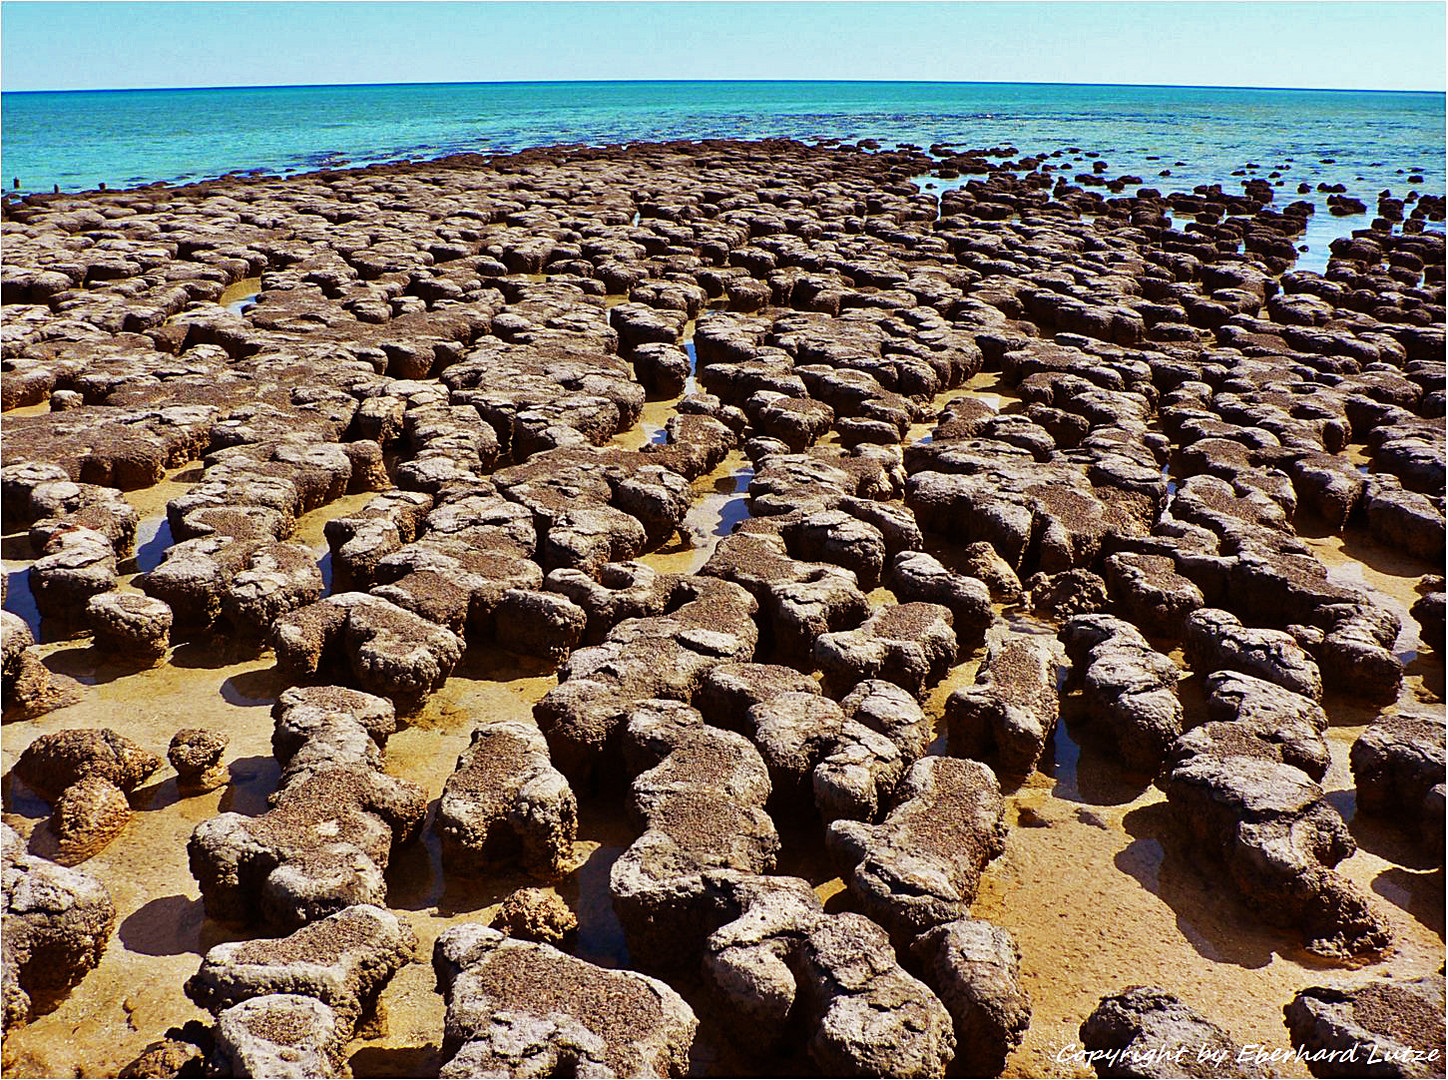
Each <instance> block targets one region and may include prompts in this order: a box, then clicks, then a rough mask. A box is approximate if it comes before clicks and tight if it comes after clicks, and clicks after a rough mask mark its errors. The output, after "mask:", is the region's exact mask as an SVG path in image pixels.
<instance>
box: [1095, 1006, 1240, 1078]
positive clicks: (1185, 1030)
mask: <svg viewBox="0 0 1448 1080" xmlns="http://www.w3.org/2000/svg"><path fill="white" fill-rule="evenodd" d="M1081 1044H1082V1046H1084V1047H1085V1048H1086V1050H1088V1051H1090V1052H1093V1053H1094V1054H1096V1055H1099V1056H1097V1057H1095V1058H1094V1059H1093V1060H1092V1065H1093V1067H1094V1068H1095V1069H1096V1075H1097V1076H1122V1077H1141V1078H1143V1080H1147V1078H1153V1077H1180V1076H1221V1077H1234V1076H1242V1077H1246V1076H1260V1075H1262V1073H1261V1072H1259V1071H1258V1070H1257V1069H1255V1068H1252V1067H1250V1066H1248V1067H1243V1066H1242V1065H1241V1064H1240V1063H1239V1062H1238V1060H1237V1055H1238V1053H1239V1052H1240V1050H1241V1047H1240V1046H1239V1044H1238V1043H1236V1042H1235V1041H1233V1039H1232V1037H1231V1036H1230V1035H1229V1034H1228V1033H1227V1032H1225V1031H1223V1030H1222V1029H1221V1028H1220V1027H1218V1026H1217V1025H1216V1024H1214V1023H1212V1022H1211V1021H1210V1020H1208V1019H1207V1018H1206V1017H1205V1016H1203V1015H1202V1014H1201V1013H1199V1012H1197V1011H1196V1010H1195V1009H1193V1008H1192V1007H1191V1006H1190V1005H1187V1004H1185V1003H1184V1002H1183V1001H1181V999H1179V998H1177V997H1176V996H1175V995H1173V994H1171V993H1169V992H1167V991H1166V990H1162V989H1160V988H1159V987H1155V986H1133V987H1131V988H1130V989H1128V990H1126V991H1124V992H1122V993H1120V994H1113V995H1111V996H1109V997H1104V998H1102V999H1101V1004H1099V1005H1097V1006H1096V1008H1095V1010H1093V1011H1092V1013H1091V1015H1090V1016H1088V1017H1087V1018H1086V1020H1085V1021H1084V1022H1083V1023H1082V1024H1081Z"/></svg>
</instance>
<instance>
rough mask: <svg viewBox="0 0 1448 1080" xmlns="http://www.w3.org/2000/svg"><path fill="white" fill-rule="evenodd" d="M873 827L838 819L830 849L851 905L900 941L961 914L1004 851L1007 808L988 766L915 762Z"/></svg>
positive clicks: (942, 759) (951, 760)
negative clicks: (987, 867) (988, 868)
mask: <svg viewBox="0 0 1448 1080" xmlns="http://www.w3.org/2000/svg"><path fill="white" fill-rule="evenodd" d="M896 799H897V801H896V803H895V806H894V807H893V809H891V810H890V812H889V813H888V814H887V815H886V816H885V819H884V820H883V821H881V822H880V824H878V825H870V824H867V823H864V822H858V821H836V822H835V823H834V824H833V825H831V826H830V830H829V834H828V841H827V842H828V846H829V848H830V850H831V852H832V853H833V855H834V857H835V859H836V861H837V862H838V863H839V864H840V865H841V867H842V869H843V871H844V873H843V876H844V878H845V883H846V886H847V887H848V888H849V890H850V897H851V899H852V900H853V901H854V902H855V904H857V905H858V906H859V908H860V910H862V911H863V912H864V913H865V914H867V915H869V916H870V917H871V918H872V919H874V920H875V921H876V922H878V923H879V924H880V925H881V926H883V927H885V928H886V929H887V930H889V931H890V932H891V934H893V935H896V936H898V937H900V938H902V939H908V938H913V937H915V936H916V935H918V934H920V933H921V932H923V931H925V930H928V929H929V928H930V927H932V926H936V925H938V924H940V923H943V922H949V921H951V920H952V919H957V918H959V917H960V916H961V915H964V914H965V913H966V912H967V910H968V909H969V906H970V903H971V901H972V900H974V899H975V892H976V889H977V887H978V886H979V884H980V874H981V871H982V870H983V869H984V868H985V865H986V864H987V863H988V862H990V861H991V860H992V859H994V858H995V857H996V856H997V855H999V854H1000V853H1001V852H1002V851H1003V850H1005V834H1006V826H1005V821H1004V814H1005V804H1004V801H1003V800H1002V798H1001V790H1000V784H999V783H997V781H996V778H995V774H994V773H993V772H991V770H990V769H989V767H987V766H985V765H983V764H981V763H980V762H978V761H967V760H963V759H961V758H948V757H927V758H921V759H920V760H919V761H917V762H916V763H915V764H914V765H912V766H911V767H910V771H909V772H908V773H907V774H906V775H905V780H904V782H903V783H902V784H901V785H900V789H899V791H898V792H897V793H896Z"/></svg>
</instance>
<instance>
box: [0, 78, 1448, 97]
mask: <svg viewBox="0 0 1448 1080" xmlns="http://www.w3.org/2000/svg"><path fill="white" fill-rule="evenodd" d="M698 83H704V84H710V83H718V84H729V83H746V84H770V83H805V84H817V85H834V86H837V85H845V86H1091V87H1100V88H1131V89H1143V90H1271V91H1281V92H1307V93H1324V94H1436V95H1439V96H1448V90H1401V89H1397V90H1394V89H1386V88H1370V87H1354V86H1247V85H1241V84H1220V83H1130V82H1100V83H1095V82H1051V81H1036V80H1032V81H1022V80H1010V79H483V80H443V81H439V82H430V81H425V82H341V83H256V84H229V85H222V86H106V87H102V86H96V87H85V88H73V89H68V90H55V89H51V90H45V89H34V90H6V89H3V87H0V94H6V95H10V94H156V93H176V92H179V91H206V90H328V89H360V88H380V87H391V86H397V87H401V86H409V87H423V86H559V85H562V86H568V85H595V86H596V85H611V84H613V85H621V86H651V85H652V86H668V85H676V84H698Z"/></svg>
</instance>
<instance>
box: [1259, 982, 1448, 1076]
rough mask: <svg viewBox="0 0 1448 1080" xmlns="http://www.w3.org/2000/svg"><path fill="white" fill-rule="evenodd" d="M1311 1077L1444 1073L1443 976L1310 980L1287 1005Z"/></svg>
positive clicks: (1289, 1026) (1285, 1012)
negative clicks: (1353, 982) (1342, 982)
mask: <svg viewBox="0 0 1448 1080" xmlns="http://www.w3.org/2000/svg"><path fill="white" fill-rule="evenodd" d="M1282 1012H1283V1016H1284V1021H1283V1022H1284V1023H1285V1024H1286V1025H1287V1030H1288V1032H1289V1034H1290V1035H1291V1037H1292V1045H1293V1047H1294V1048H1296V1049H1297V1050H1298V1051H1299V1053H1301V1054H1302V1055H1303V1057H1304V1058H1305V1060H1306V1063H1307V1067H1308V1068H1309V1069H1310V1070H1311V1071H1312V1075H1313V1076H1323V1077H1355V1076H1375V1077H1376V1076H1382V1077H1413V1078H1417V1077H1430V1076H1442V1075H1443V1058H1444V1045H1443V1042H1444V1040H1443V976H1442V975H1441V974H1436V975H1424V976H1422V977H1421V978H1417V979H1375V980H1373V981H1372V982H1369V983H1365V984H1362V985H1359V986H1354V987H1344V986H1310V987H1308V988H1307V989H1305V990H1299V991H1298V992H1297V995H1296V996H1295V997H1294V998H1293V999H1292V1000H1291V1001H1290V1002H1288V1004H1287V1005H1286V1006H1284V1007H1283V1009H1282Z"/></svg>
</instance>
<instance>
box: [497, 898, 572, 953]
mask: <svg viewBox="0 0 1448 1080" xmlns="http://www.w3.org/2000/svg"><path fill="white" fill-rule="evenodd" d="M493 929H495V930H498V931H501V932H502V933H504V934H506V935H507V936H508V937H513V938H522V939H524V940H526V941H538V942H542V943H543V944H544V945H552V946H553V947H554V948H560V947H562V946H563V945H564V943H565V942H568V941H571V940H572V939H573V937H574V936H575V935H576V934H577V931H578V916H577V915H575V914H573V910H572V909H571V908H570V907H569V906H568V905H567V904H565V903H564V902H563V898H562V897H561V896H559V895H558V894H557V893H556V892H553V891H552V890H550V889H537V888H528V889H518V890H516V891H515V892H511V893H509V894H508V896H507V898H506V899H505V900H504V901H503V903H502V905H501V906H500V907H499V908H498V914H497V915H495V916H494V917H493Z"/></svg>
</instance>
